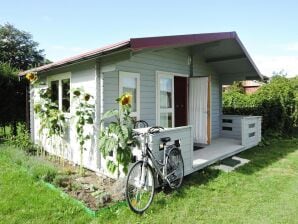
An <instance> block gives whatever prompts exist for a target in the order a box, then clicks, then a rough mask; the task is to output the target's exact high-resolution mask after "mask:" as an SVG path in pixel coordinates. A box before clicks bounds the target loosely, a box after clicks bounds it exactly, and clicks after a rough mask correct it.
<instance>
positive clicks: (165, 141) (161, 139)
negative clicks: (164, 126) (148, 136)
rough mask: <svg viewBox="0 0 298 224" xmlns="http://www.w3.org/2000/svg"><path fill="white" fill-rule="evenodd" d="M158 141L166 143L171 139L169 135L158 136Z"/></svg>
mask: <svg viewBox="0 0 298 224" xmlns="http://www.w3.org/2000/svg"><path fill="white" fill-rule="evenodd" d="M160 141H161V142H162V143H167V142H169V141H171V138H170V137H163V138H160Z"/></svg>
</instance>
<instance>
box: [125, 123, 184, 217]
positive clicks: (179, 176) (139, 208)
mask: <svg viewBox="0 0 298 224" xmlns="http://www.w3.org/2000/svg"><path fill="white" fill-rule="evenodd" d="M162 129H164V128H162V127H158V126H156V127H151V128H149V129H148V131H147V132H146V133H143V134H137V135H138V136H143V137H144V144H143V147H142V155H141V159H140V160H139V161H137V162H136V163H135V164H134V165H133V166H132V167H131V169H130V170H129V172H128V176H127V181H126V200H127V202H128V205H129V207H130V209H131V210H132V211H134V212H135V213H138V214H142V213H143V212H144V211H145V210H146V209H148V208H149V206H150V204H151V203H152V201H153V197H154V193H155V184H156V183H159V184H160V186H165V185H168V186H170V188H172V189H177V188H179V187H180V186H181V184H182V181H183V176H184V163H183V158H182V155H181V150H180V141H179V140H176V141H175V143H174V144H172V145H167V143H168V142H170V141H171V138H170V137H163V138H161V139H160V141H161V143H162V144H163V150H164V153H163V160H162V161H159V160H158V159H156V157H155V156H154V155H153V153H152V150H151V149H150V148H149V142H148V141H149V136H150V135H154V134H156V133H159V132H160V130H162ZM155 177H156V178H155Z"/></svg>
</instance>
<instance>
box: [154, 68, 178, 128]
mask: <svg viewBox="0 0 298 224" xmlns="http://www.w3.org/2000/svg"><path fill="white" fill-rule="evenodd" d="M156 75H157V79H156V125H158V126H160V115H161V114H162V113H171V114H172V127H171V128H173V127H175V108H174V105H175V100H174V99H175V95H174V94H175V93H174V75H173V74H172V73H168V72H161V71H157V72H156ZM161 78H168V79H170V80H171V82H172V93H171V97H172V99H171V100H172V105H171V106H172V107H171V108H160V80H161Z"/></svg>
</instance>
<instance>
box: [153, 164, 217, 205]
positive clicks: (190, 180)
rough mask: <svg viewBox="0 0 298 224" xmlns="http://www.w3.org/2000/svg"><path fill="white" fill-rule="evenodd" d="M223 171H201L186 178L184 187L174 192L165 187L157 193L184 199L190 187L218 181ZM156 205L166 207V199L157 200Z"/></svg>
mask: <svg viewBox="0 0 298 224" xmlns="http://www.w3.org/2000/svg"><path fill="white" fill-rule="evenodd" d="M220 172H221V171H219V170H214V169H210V168H208V167H207V168H205V169H202V170H199V171H196V172H194V173H192V174H190V175H187V176H185V177H184V180H183V183H182V186H181V187H180V188H179V189H177V190H173V189H171V188H170V187H165V188H164V189H162V188H159V189H158V191H157V192H160V191H163V192H164V194H165V195H171V196H172V197H174V198H175V197H177V198H184V197H185V196H186V194H187V193H186V192H187V190H188V189H189V188H190V187H198V186H201V185H206V184H207V183H208V182H210V181H212V180H214V179H216V178H217V177H218V176H219V174H220ZM156 203H157V204H159V205H161V206H163V205H166V199H165V198H161V199H159V200H156Z"/></svg>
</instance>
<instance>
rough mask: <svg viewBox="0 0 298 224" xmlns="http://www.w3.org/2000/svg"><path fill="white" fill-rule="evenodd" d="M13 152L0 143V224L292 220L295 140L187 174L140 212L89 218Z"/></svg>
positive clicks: (297, 198)
mask: <svg viewBox="0 0 298 224" xmlns="http://www.w3.org/2000/svg"><path fill="white" fill-rule="evenodd" d="M14 153H15V150H13V149H11V147H8V146H5V145H2V146H0V171H1V172H0V198H1V200H0V223H298V212H297V211H298V187H297V186H298V139H297V138H291V139H283V140H282V139H279V140H275V141H273V142H272V143H271V145H269V146H266V147H255V148H253V149H250V150H247V151H246V152H243V153H241V154H240V155H239V156H240V157H243V158H246V159H249V160H251V162H250V163H248V164H246V165H244V166H243V167H241V168H239V169H237V170H236V171H235V172H232V173H223V172H220V171H217V170H213V169H210V168H207V169H205V170H202V171H199V172H196V173H194V174H192V175H190V176H187V177H186V178H185V181H184V184H183V186H182V188H180V189H179V190H178V191H174V192H171V193H164V192H160V193H158V194H157V195H156V197H155V198H154V201H153V204H152V205H151V207H150V208H149V209H148V211H147V212H146V213H145V214H144V215H142V216H139V215H136V214H134V213H132V212H131V211H130V210H129V209H128V207H127V206H119V207H113V208H111V209H104V210H103V211H102V212H100V213H99V217H97V218H91V217H90V216H88V215H86V213H84V211H83V210H82V209H81V208H80V207H78V206H77V205H75V204H74V203H73V202H72V201H71V200H69V199H65V198H61V196H60V195H59V194H57V193H55V192H53V191H51V190H49V189H47V188H46V187H44V185H42V184H41V183H40V182H36V180H35V179H34V178H33V177H32V176H29V175H28V174H27V173H26V172H25V171H23V170H22V169H21V167H22V166H23V165H24V164H20V162H17V161H18V160H16V159H15V154H14ZM20 160H23V159H20ZM19 164H20V165H19ZM37 166H38V165H37Z"/></svg>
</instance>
